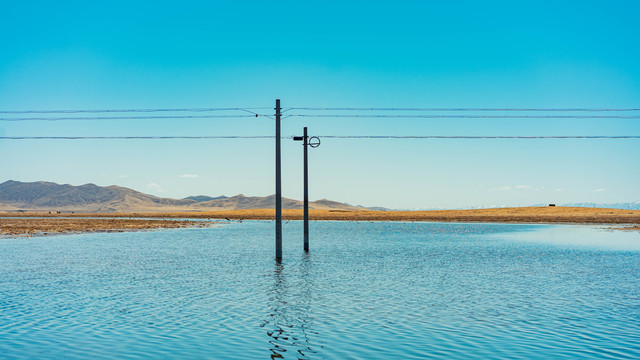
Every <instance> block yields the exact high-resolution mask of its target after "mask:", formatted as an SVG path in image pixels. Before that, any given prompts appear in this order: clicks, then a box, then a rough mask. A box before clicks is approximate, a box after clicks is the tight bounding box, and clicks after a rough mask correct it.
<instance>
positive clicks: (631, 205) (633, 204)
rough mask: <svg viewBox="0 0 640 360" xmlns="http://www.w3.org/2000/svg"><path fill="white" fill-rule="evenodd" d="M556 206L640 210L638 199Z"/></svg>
mask: <svg viewBox="0 0 640 360" xmlns="http://www.w3.org/2000/svg"><path fill="white" fill-rule="evenodd" d="M545 205H546V204H545ZM545 205H541V206H545ZM557 206H566V207H588V208H608V209H624V210H640V201H633V202H625V203H613V204H603V203H592V202H584V203H567V204H558V205H557Z"/></svg>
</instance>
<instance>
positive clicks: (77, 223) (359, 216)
mask: <svg viewBox="0 0 640 360" xmlns="http://www.w3.org/2000/svg"><path fill="white" fill-rule="evenodd" d="M282 215H283V219H285V220H300V219H302V216H303V215H302V210H289V209H284V210H283V211H282ZM16 216H18V217H19V218H8V217H16ZM34 217H42V218H34ZM274 217H275V211H274V210H273V209H255V210H228V211H206V212H169V213H167V212H164V213H132V214H47V213H35V212H34V213H13V212H12V213H0V234H5V235H29V234H49V233H52V234H55V233H66V232H104V231H132V230H145V229H159V228H182V227H197V226H208V225H207V223H202V222H194V221H189V220H184V219H187V218H199V219H227V220H273V219H274ZM87 218H88V219H87ZM145 218H146V219H145ZM310 218H311V220H338V221H443V222H445V221H446V222H501V223H578V224H621V225H622V224H625V225H630V226H625V227H622V228H621V229H625V230H640V210H620V209H602V208H580V207H520V208H499V209H478V210H433V211H350V210H310ZM169 219H182V220H169Z"/></svg>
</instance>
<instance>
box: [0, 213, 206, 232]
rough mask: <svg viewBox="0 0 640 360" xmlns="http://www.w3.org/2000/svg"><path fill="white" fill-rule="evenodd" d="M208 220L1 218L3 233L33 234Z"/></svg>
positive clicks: (144, 227)
mask: <svg viewBox="0 0 640 360" xmlns="http://www.w3.org/2000/svg"><path fill="white" fill-rule="evenodd" d="M210 224H211V223H209V222H202V221H189V220H166V219H153V220H148V219H147V220H144V219H121V218H112V219H104V218H93V219H73V218H71V219H69V218H56V217H51V218H46V219H37V218H31V217H23V218H18V219H16V218H0V235H8V236H33V235H55V234H63V233H83V232H123V231H134V230H152V229H174V228H185V227H205V226H210Z"/></svg>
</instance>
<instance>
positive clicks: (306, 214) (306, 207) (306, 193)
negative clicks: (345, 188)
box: [302, 126, 309, 252]
mask: <svg viewBox="0 0 640 360" xmlns="http://www.w3.org/2000/svg"><path fill="white" fill-rule="evenodd" d="M308 139H309V137H308V136H307V127H306V126H305V127H304V140H303V141H302V145H303V146H302V147H303V148H304V251H307V252H308V251H309V158H308V156H307V145H308Z"/></svg>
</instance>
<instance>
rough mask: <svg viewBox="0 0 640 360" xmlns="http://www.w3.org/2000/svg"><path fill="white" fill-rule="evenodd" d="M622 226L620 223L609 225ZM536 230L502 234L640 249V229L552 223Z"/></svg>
mask: <svg viewBox="0 0 640 360" xmlns="http://www.w3.org/2000/svg"><path fill="white" fill-rule="evenodd" d="M611 226H622V225H611ZM537 230H538V231H533V232H531V231H527V232H514V233H508V234H503V235H502V236H503V237H504V238H505V239H510V240H516V241H525V242H532V243H539V244H548V245H555V246H568V247H584V248H592V249H601V250H622V251H640V231H637V230H632V231H621V230H614V229H611V228H610V226H609V225H554V226H544V227H540V228H539V229H537Z"/></svg>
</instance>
